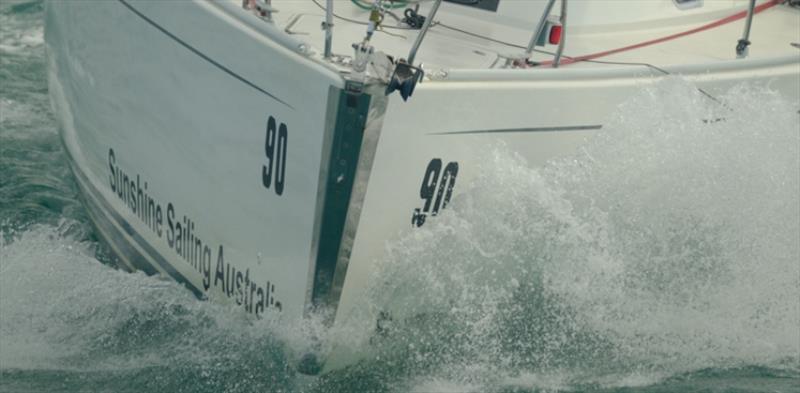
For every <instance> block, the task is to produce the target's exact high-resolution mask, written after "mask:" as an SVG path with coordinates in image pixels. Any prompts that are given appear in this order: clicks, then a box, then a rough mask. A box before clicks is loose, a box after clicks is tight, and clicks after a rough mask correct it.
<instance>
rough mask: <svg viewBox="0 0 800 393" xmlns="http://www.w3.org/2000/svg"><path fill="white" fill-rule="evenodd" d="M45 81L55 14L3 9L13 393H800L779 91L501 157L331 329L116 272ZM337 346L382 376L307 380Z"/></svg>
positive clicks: (795, 128)
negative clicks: (530, 157) (47, 27)
mask: <svg viewBox="0 0 800 393" xmlns="http://www.w3.org/2000/svg"><path fill="white" fill-rule="evenodd" d="M45 75H46V74H45V62H44V47H43V40H42V3H40V2H38V1H34V2H26V1H21V2H20V1H15V2H8V1H3V2H2V3H0V391H2V392H53V391H65V392H78V391H80V392H262V391H263V392H273V391H275V392H280V391H287V392H288V391H309V392H356V391H392V392H406V391H414V392H556V391H600V392H692V391H695V392H799V391H800V120H799V118H800V116H798V114H797V103H792V102H787V101H786V100H785V99H784V98H782V97H780V96H779V95H777V94H776V93H774V92H773V91H771V90H770V89H769V86H746V85H744V86H737V87H735V88H733V89H731V90H729V91H727V92H723V93H721V94H719V95H718V96H717V97H716V100H717V101H714V100H711V99H709V98H708V97H706V96H704V95H703V94H700V93H699V92H698V91H697V89H696V87H694V86H693V85H691V84H690V83H688V82H685V81H682V80H680V79H678V78H675V79H668V80H665V81H664V82H662V83H659V84H656V85H655V86H651V87H647V88H642V90H641V91H640V92H639V93H637V95H636V96H635V97H631V99H630V100H629V101H628V102H626V103H625V104H624V105H622V106H621V107H620V108H618V110H617V111H616V112H615V113H614V114H613V115H611V116H610V117H609V119H608V121H607V123H606V126H605V127H604V129H603V130H602V131H601V132H599V133H597V135H595V136H594V137H593V138H591V139H589V140H587V141H586V143H585V144H584V145H583V146H582V147H581V148H580V149H579V151H578V152H577V153H576V155H574V156H572V157H566V158H563V159H559V160H554V161H552V162H550V163H548V164H547V165H545V166H544V167H540V168H533V167H531V166H529V165H528V164H527V163H526V162H525V161H524V160H523V159H521V158H519V157H517V156H515V155H514V154H513V152H512V151H511V149H509V148H508V147H506V146H503V145H501V144H498V145H496V146H494V148H493V149H490V151H489V152H488V153H486V156H485V157H482V162H484V164H483V167H482V168H481V172H480V174H479V175H478V177H477V179H476V180H475V181H474V182H472V184H469V185H464V190H465V191H464V192H462V193H461V194H460V195H458V197H457V198H454V200H453V201H452V203H451V204H450V205H448V210H446V211H444V212H443V214H441V215H440V216H439V217H438V219H437V220H436V222H431V224H430V225H426V226H425V227H424V228H420V229H419V230H416V231H414V232H413V233H412V234H411V235H409V236H406V237H404V238H399V239H394V240H392V241H390V242H389V243H387V244H386V252H385V253H384V257H383V258H382V259H381V260H380V261H376V272H375V274H374V276H373V277H372V278H371V284H370V286H369V288H368V294H369V296H368V297H367V298H368V299H369V300H367V301H366V302H365V304H364V305H363V307H362V308H361V309H360V312H359V314H357V315H355V316H354V317H353V318H352V319H351V320H349V321H347V322H346V323H345V324H343V326H342V327H341V328H339V329H337V330H336V331H327V330H325V329H321V328H319V325H318V324H316V323H314V321H313V320H309V321H306V322H305V323H303V324H300V325H294V326H284V325H282V324H280V323H278V322H277V321H275V320H271V319H262V320H252V319H250V318H247V317H246V316H245V315H244V313H241V312H238V311H237V310H235V309H230V308H227V307H223V306H220V305H217V304H214V303H210V302H203V301H198V300H197V299H195V298H194V297H193V296H192V295H191V294H190V293H189V292H188V291H187V290H186V289H184V288H183V287H181V286H179V285H177V284H175V283H173V282H171V281H169V280H163V279H160V278H158V277H148V276H145V275H144V274H141V273H125V272H122V271H119V270H116V269H114V268H113V267H112V262H113V257H112V256H110V254H109V253H108V251H107V250H106V249H105V248H104V247H103V246H102V245H100V244H99V243H98V242H97V240H96V238H95V235H94V233H93V231H92V228H91V226H90V224H89V222H88V218H87V215H86V213H85V211H84V209H83V208H82V206H81V204H80V201H79V196H78V190H77V187H76V184H75V181H74V179H73V178H72V176H71V174H70V172H69V170H68V168H67V164H66V159H65V155H64V152H63V150H62V147H61V145H60V142H59V137H58V130H57V125H56V122H55V119H54V118H53V115H52V114H51V113H50V108H49V101H48V96H47V82H46V77H45ZM386 312H389V314H390V315H393V316H395V317H394V318H392V319H391V320H387V321H385V323H384V326H383V327H384V329H383V330H382V332H381V333H380V334H377V335H376V334H375V324H374V321H375V320H376V319H377V318H378V317H379V315H381V313H386ZM319 339H323V340H324V341H326V342H331V341H334V342H338V343H341V344H343V345H348V346H351V347H353V348H355V349H357V350H359V351H362V352H363V353H364V360H363V361H362V362H360V363H357V364H355V365H353V366H351V367H349V368H346V369H343V370H338V371H334V372H332V373H330V374H327V375H324V376H321V377H309V376H304V375H301V374H299V373H298V372H297V371H296V368H295V365H296V364H297V361H298V360H299V358H300V357H301V356H302V354H303V353H304V352H305V351H307V350H308V348H309V347H310V346H314V345H315V343H316V342H317V340H319Z"/></svg>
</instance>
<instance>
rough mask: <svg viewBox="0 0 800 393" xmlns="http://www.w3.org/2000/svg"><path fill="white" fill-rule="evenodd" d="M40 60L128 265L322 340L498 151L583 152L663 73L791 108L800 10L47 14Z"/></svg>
mask: <svg viewBox="0 0 800 393" xmlns="http://www.w3.org/2000/svg"><path fill="white" fill-rule="evenodd" d="M45 38H46V44H47V53H48V66H49V81H50V92H51V97H52V102H53V106H54V108H55V111H56V114H57V116H58V120H59V123H60V126H61V135H62V139H63V142H64V146H65V149H66V151H67V153H68V155H69V157H70V165H71V167H72V170H73V172H74V173H75V176H76V178H77V180H78V184H79V185H80V188H81V191H82V193H83V196H84V200H85V204H86V206H87V209H88V211H89V214H90V217H91V219H92V221H93V222H94V224H95V226H96V228H97V232H98V234H99V235H100V237H101V238H102V239H103V240H104V241H105V242H107V243H108V244H109V245H110V247H111V249H112V250H113V251H114V252H115V254H116V255H117V256H118V257H119V260H120V261H121V262H122V265H123V266H125V267H127V268H129V269H140V270H143V271H145V272H147V273H150V274H163V275H167V276H171V277H173V278H174V279H176V280H178V281H179V282H182V283H184V284H185V285H186V286H187V287H188V288H189V289H191V290H192V291H194V292H195V293H196V294H197V295H198V297H201V298H210V299H213V300H216V301H219V302H223V303H230V304H236V305H238V306H240V307H241V308H242V309H243V310H245V312H248V313H251V314H253V315H262V314H264V313H275V314H280V315H281V318H285V319H287V320H293V319H302V318H303V317H304V316H306V315H308V314H309V313H313V312H324V313H325V314H326V315H327V316H328V322H329V323H330V324H331V325H335V324H337V323H339V321H342V320H345V319H346V318H348V316H349V315H350V313H352V311H353V310H356V309H358V307H359V305H360V304H363V302H362V297H363V296H364V288H365V286H366V284H367V283H368V280H369V277H370V272H371V266H372V264H373V262H374V261H375V260H376V259H379V258H380V257H381V253H382V252H383V249H384V243H385V242H386V241H387V240H391V239H394V238H397V237H398V236H401V235H402V234H404V233H408V232H410V231H414V230H417V229H418V228H420V227H423V226H424V225H429V223H430V222H431V221H434V220H436V219H437V215H438V213H439V212H441V211H442V210H443V209H446V208H447V205H448V203H449V202H450V201H451V199H452V198H457V197H458V194H459V192H460V191H461V190H462V189H463V185H465V184H467V183H469V182H470V180H471V179H473V178H474V177H475V176H476V173H477V172H478V171H479V168H480V164H481V163H480V162H478V157H480V156H481V155H480V154H479V153H480V152H481V151H483V150H485V149H487V148H490V147H491V146H492V145H494V144H496V143H505V144H506V145H507V146H509V148H510V149H511V150H512V151H513V152H515V153H517V154H519V155H521V156H522V157H524V158H525V159H526V160H527V161H528V162H529V163H530V164H531V165H540V164H542V163H544V162H546V161H547V160H550V159H552V158H554V157H558V156H561V155H566V154H570V153H572V152H573V151H574V149H575V148H576V147H577V146H579V144H580V143H581V142H582V141H583V140H584V139H585V138H586V137H589V136H591V135H592V134H593V133H594V132H596V131H597V130H599V129H601V128H602V127H603V123H604V121H606V118H607V116H608V115H609V114H610V113H611V112H612V111H613V110H614V108H616V107H617V106H618V105H619V103H620V102H622V101H623V100H624V99H625V98H626V97H629V96H630V95H631V94H632V93H633V92H635V91H636V90H637V89H640V88H641V87H642V86H646V85H648V84H652V83H655V82H656V81H658V80H659V79H661V78H664V77H665V76H667V75H671V74H677V75H681V76H682V77H683V78H685V79H687V80H689V81H691V82H692V83H694V84H695V85H696V86H697V87H698V88H699V89H701V90H702V91H703V92H704V94H706V95H708V96H710V97H712V99H713V97H714V95H715V94H717V93H718V92H720V91H724V90H727V89H728V88H730V87H731V86H733V85H736V84H740V83H742V82H751V83H757V84H765V85H768V86H770V87H771V88H773V89H775V90H777V91H779V92H780V93H781V94H783V95H784V96H785V97H787V98H788V99H790V100H792V102H797V101H798V99H800V8H798V3H797V1H777V0H767V1H758V2H757V1H738V0H730V1H707V0H658V1H648V2H637V3H635V5H634V2H628V1H625V2H622V1H579V0H569V1H567V0H559V1H551V0H542V1H512V0H475V1H472V0H470V1H467V0H449V1H441V0H432V1H412V0H407V1H399V0H398V1H390V0H377V1H371V2H366V1H364V0H353V1H344V0H337V1H332V0H329V1H324V0H310V1H296V0H273V1H267V0H245V1H241V0H235V1H234V0H230V1H229V0H220V1H211V2H206V1H191V2H169V1H165V2H154V1H147V0H114V1H102V2H98V1H79V0H76V1H68V2H67V1H61V2H57V1H53V2H50V3H48V4H47V10H46V37H45ZM346 352H347V351H346V349H343V348H335V347H334V348H333V349H332V352H331V354H330V355H329V356H328V359H329V362H328V368H332V367H338V366H341V365H345V364H347V363H348V362H349V361H350V360H347V359H352V358H354V356H350V355H348V354H346Z"/></svg>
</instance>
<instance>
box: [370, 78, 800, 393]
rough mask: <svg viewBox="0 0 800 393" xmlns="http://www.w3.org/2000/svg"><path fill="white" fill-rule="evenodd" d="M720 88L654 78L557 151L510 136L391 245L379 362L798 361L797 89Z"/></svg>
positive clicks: (553, 365)
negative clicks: (466, 182)
mask: <svg viewBox="0 0 800 393" xmlns="http://www.w3.org/2000/svg"><path fill="white" fill-rule="evenodd" d="M720 99H721V101H722V102H724V103H725V104H724V105H720V104H718V103H717V102H714V101H712V100H709V99H708V98H707V97H705V96H703V95H701V94H700V93H699V92H698V91H697V90H696V89H695V88H694V87H693V86H692V85H691V84H689V83H687V82H684V81H682V80H680V79H671V80H667V81H665V82H662V83H659V84H657V85H656V86H654V87H651V88H648V89H645V90H643V91H642V92H641V93H640V94H638V96H636V97H632V98H631V99H630V100H629V101H628V102H627V103H626V104H625V105H623V106H622V107H621V108H620V109H619V110H618V111H617V113H616V115H615V116H614V118H613V119H612V120H611V121H610V122H609V123H608V124H607V126H606V127H605V128H604V130H603V131H602V132H600V133H599V134H598V135H596V136H595V137H593V138H592V139H591V140H590V141H588V142H587V143H586V144H585V146H583V147H582V148H581V149H580V152H579V153H578V154H576V155H575V156H573V157H569V158H566V159H562V160H558V161H554V162H551V163H549V164H548V165H546V166H545V167H543V168H537V169H532V168H530V167H528V166H527V165H526V163H525V162H524V160H523V159H521V158H519V157H516V156H515V155H514V154H513V153H511V152H510V149H508V148H506V147H504V146H498V147H497V148H496V149H495V150H494V151H493V152H492V153H490V154H489V155H488V156H487V157H486V158H485V160H484V162H486V163H487V164H486V165H485V167H484V168H483V170H482V171H481V174H480V175H479V177H478V179H477V180H476V181H475V182H474V183H473V184H472V185H471V187H470V190H469V191H468V192H466V193H465V194H462V195H459V197H458V198H457V199H454V201H453V202H452V204H451V205H449V206H448V211H446V212H445V213H444V214H442V215H440V216H439V217H438V220H436V222H435V223H434V224H432V225H426V226H425V227H424V228H423V229H420V230H416V231H415V232H414V233H413V234H412V235H409V236H408V237H406V238H404V239H402V240H400V241H398V242H395V243H393V244H390V245H389V246H388V251H387V256H386V257H385V258H384V260H382V261H380V263H379V268H378V271H377V272H376V274H375V276H374V277H373V280H374V283H375V284H374V285H373V286H372V288H371V290H370V293H369V296H368V298H370V299H372V300H371V307H370V308H369V311H368V312H366V314H367V315H361V316H360V317H359V318H360V319H363V320H371V321H375V320H376V319H380V313H381V312H386V311H388V312H389V315H391V316H392V320H391V322H390V328H389V329H386V330H387V331H388V333H386V335H387V337H385V338H383V339H380V340H378V342H380V349H379V350H378V352H377V354H376V355H375V357H374V359H372V360H373V362H372V363H371V366H370V368H369V369H370V371H374V370H375V368H376V366H375V364H376V362H377V363H378V364H383V365H384V366H385V367H387V369H392V370H394V371H393V372H397V370H398V369H400V370H403V373H404V374H405V375H409V376H414V378H413V379H412V380H409V381H402V382H399V381H398V383H399V385H398V386H399V387H398V389H397V390H399V391H403V390H420V391H429V390H443V391H452V390H455V391H465V390H469V391H487V390H509V389H511V390H513V389H517V388H520V389H526V390H527V389H534V390H535V389H585V388H604V387H609V388H610V387H615V386H636V385H650V384H653V383H656V382H658V381H661V380H663V379H665V378H669V377H673V376H676V375H682V374H684V373H691V372H699V371H700V370H704V369H737V368H741V367H750V366H758V367H766V368H775V369H780V370H789V372H792V373H794V374H793V375H795V376H797V375H798V374H797V373H798V372H800V368H798V367H797V364H798V362H800V336H799V335H798V334H797V326H800V301H798V300H797V299H800V121H799V117H798V115H797V108H796V107H797V105H796V103H787V102H786V101H785V100H783V99H782V98H781V97H780V96H778V95H777V94H775V93H773V92H771V91H768V90H765V89H756V88H750V87H746V86H741V87H738V88H735V89H732V90H731V91H729V92H728V93H727V94H725V95H724V96H722V97H720ZM372 326H373V327H374V324H373V325H372ZM365 336H366V337H369V335H365ZM375 341H376V340H375V338H374V335H373V337H372V339H371V340H370V342H371V343H373V344H374V343H375ZM362 344H363V345H365V346H369V345H370V344H369V343H367V342H364V343H362ZM439 388H441V389H439Z"/></svg>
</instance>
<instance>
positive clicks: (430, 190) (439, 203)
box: [411, 158, 458, 227]
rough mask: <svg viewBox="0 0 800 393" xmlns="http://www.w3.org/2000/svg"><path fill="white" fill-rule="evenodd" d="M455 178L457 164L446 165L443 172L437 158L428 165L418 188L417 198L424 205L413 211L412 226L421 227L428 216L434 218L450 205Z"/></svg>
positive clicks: (440, 161) (440, 162)
mask: <svg viewBox="0 0 800 393" xmlns="http://www.w3.org/2000/svg"><path fill="white" fill-rule="evenodd" d="M456 176H458V162H455V161H452V162H450V163H448V164H447V166H445V167H444V170H442V160H441V159H439V158H434V159H432V160H431V162H430V163H428V167H427V168H426V169H425V174H424V175H423V177H422V185H421V186H420V188H419V196H420V198H422V200H423V201H424V204H423V206H422V207H421V208H416V209H414V213H413V214H412V216H411V225H412V226H414V227H421V226H422V225H423V224H425V219H426V217H427V216H428V215H429V214H430V215H431V216H432V217H435V216H436V215H437V214H439V210H440V209H444V208H445V207H446V206H447V204H448V203H450V197H452V196H453V187H455V185H456Z"/></svg>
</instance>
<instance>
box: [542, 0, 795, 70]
mask: <svg viewBox="0 0 800 393" xmlns="http://www.w3.org/2000/svg"><path fill="white" fill-rule="evenodd" d="M780 2H781V0H769V1H767V2H765V3H763V4H761V5H759V6H756V7H755V9H754V10H753V15H755V14H758V13H759V12H761V11H764V10H766V9H767V8H770V7H773V6H775V5H778V4H779V3H780ZM746 16H747V10H745V11H740V12H737V13H735V14H733V15H730V16H727V17H725V18H722V19H720V20H718V21H714V22H711V23H709V24H706V25H703V26H700V27H697V28H694V29H691V30H686V31H683V32H680V33H676V34H672V35H668V36H666V37H661V38H656V39H654V40H650V41H645V42H640V43H638V44H633V45H629V46H624V47H622V48H617V49H611V50H607V51H604V52H597V53H592V54H588V55H583V56H577V57H570V58H568V59H564V60H562V61H561V63H560V65H567V64H572V63H577V62H580V61H586V60H593V59H597V58H599V57H604V56H608V55H613V54H616V53H620V52H626V51H629V50H632V49H638V48H642V47H645V46H650V45H655V44H660V43H662V42H666V41H671V40H674V39H676V38H680V37H684V36H687V35H690V34H694V33H699V32H701V31H705V30H709V29H713V28H715V27H719V26H722V25H726V24H728V23H731V22H735V21H737V20H739V19H742V18H744V17H746ZM539 64H540V65H551V64H553V61H552V60H547V61H543V62H541V63H539Z"/></svg>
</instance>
